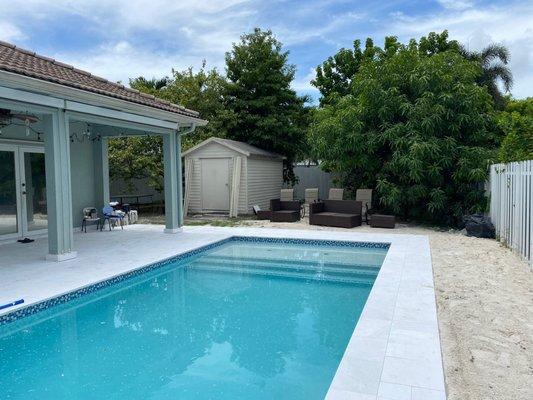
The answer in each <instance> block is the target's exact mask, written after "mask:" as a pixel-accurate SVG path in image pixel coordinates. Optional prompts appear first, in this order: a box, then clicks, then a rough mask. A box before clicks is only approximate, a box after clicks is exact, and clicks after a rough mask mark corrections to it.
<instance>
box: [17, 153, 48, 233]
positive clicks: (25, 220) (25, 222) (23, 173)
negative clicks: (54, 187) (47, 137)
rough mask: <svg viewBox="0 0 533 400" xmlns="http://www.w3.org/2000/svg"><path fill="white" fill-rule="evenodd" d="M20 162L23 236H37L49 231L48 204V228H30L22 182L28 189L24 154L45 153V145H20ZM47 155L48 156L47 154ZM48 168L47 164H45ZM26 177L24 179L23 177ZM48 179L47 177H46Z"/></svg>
mask: <svg viewBox="0 0 533 400" xmlns="http://www.w3.org/2000/svg"><path fill="white" fill-rule="evenodd" d="M18 151H19V163H20V170H19V171H20V172H19V175H20V183H19V189H20V202H21V214H22V219H21V223H22V224H21V228H22V229H21V233H22V235H21V236H23V237H26V236H35V235H42V234H43V233H46V232H48V204H47V212H46V228H45V229H36V230H34V231H30V230H28V210H27V202H26V197H23V196H25V194H23V193H22V190H23V189H22V183H24V185H25V189H26V191H27V185H26V163H25V160H24V154H25V153H40V154H44V145H43V146H24V145H21V146H19V150H18ZM45 157H46V156H45ZM45 168H46V166H45ZM23 177H24V179H23ZM45 179H46V177H45Z"/></svg>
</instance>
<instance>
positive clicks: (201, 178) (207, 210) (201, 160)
mask: <svg viewBox="0 0 533 400" xmlns="http://www.w3.org/2000/svg"><path fill="white" fill-rule="evenodd" d="M199 160H200V206H201V209H202V212H217V211H218V212H229V209H230V197H231V187H230V184H231V173H230V172H231V171H230V169H231V160H232V157H223V156H221V157H201V158H199ZM204 160H223V161H227V171H228V182H227V183H226V186H227V188H228V208H227V210H222V209H220V210H218V209H206V208H205V207H204V195H205V193H204V186H203V184H204V182H203V174H204V171H203V161H204Z"/></svg>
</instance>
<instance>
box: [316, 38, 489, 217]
mask: <svg viewBox="0 0 533 400" xmlns="http://www.w3.org/2000/svg"><path fill="white" fill-rule="evenodd" d="M424 46H426V44H424ZM424 46H422V48H421V46H420V45H419V44H417V43H416V41H414V40H412V41H411V42H410V43H409V44H408V45H401V44H399V43H398V42H397V40H396V39H395V38H387V39H386V41H385V47H384V49H383V50H377V51H376V54H377V55H378V56H377V57H374V58H373V59H369V60H366V61H364V62H363V63H362V64H361V66H360V68H359V72H358V73H357V74H356V75H355V76H354V78H353V81H352V83H351V88H350V93H349V94H348V95H346V96H344V97H342V98H341V99H340V100H339V101H337V102H335V103H333V104H332V105H328V106H326V107H323V108H322V109H320V110H318V111H317V113H316V115H315V119H314V122H313V125H312V128H311V139H312V140H311V143H313V144H314V147H315V152H316V154H317V155H318V156H319V157H320V159H321V160H323V162H324V164H325V167H326V168H327V169H330V170H332V171H334V172H337V173H338V174H339V175H340V176H341V179H342V181H343V184H344V185H345V187H347V188H348V189H351V190H352V191H353V190H355V189H356V188H359V187H370V188H375V189H376V195H377V196H376V197H377V205H378V207H379V208H382V209H384V210H386V211H390V212H393V213H395V214H398V215H402V216H403V217H405V218H413V219H418V220H426V221H432V222H436V223H441V224H455V223H457V222H458V221H459V220H460V218H461V217H462V216H463V215H464V214H466V213H471V212H476V211H481V210H483V209H484V207H485V201H486V200H485V197H484V193H483V190H482V188H481V187H480V185H479V183H480V182H483V181H484V179H485V177H486V173H487V168H488V165H489V163H490V161H491V160H492V159H493V157H494V155H495V152H496V150H495V149H496V147H497V144H498V139H499V138H498V136H497V134H496V133H495V132H493V129H492V127H493V118H492V115H493V114H492V113H493V105H492V104H493V103H492V99H491V97H490V95H489V94H488V92H487V90H486V88H484V87H481V86H479V85H478V84H477V83H476V80H477V79H478V77H479V75H480V74H481V72H482V71H481V68H480V66H479V65H478V64H477V63H474V62H471V61H468V60H466V59H465V58H464V57H463V56H461V55H460V54H459V52H457V51H456V50H454V49H448V50H445V51H437V52H434V51H428V50H427V49H426V48H424Z"/></svg>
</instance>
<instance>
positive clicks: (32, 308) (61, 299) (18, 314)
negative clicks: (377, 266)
mask: <svg viewBox="0 0 533 400" xmlns="http://www.w3.org/2000/svg"><path fill="white" fill-rule="evenodd" d="M232 241H234V242H263V243H288V244H304V245H321V246H342V247H357V248H361V247H368V248H382V249H388V248H389V246H390V243H374V242H349V241H337V240H319V239H318V240H317V239H290V238H267V237H255V236H232V237H229V238H225V239H222V240H219V241H217V242H213V243H210V244H208V245H205V246H201V247H198V248H196V249H193V250H189V251H187V252H185V253H181V254H178V255H175V256H172V257H168V258H165V259H163V260H161V261H157V262H155V263H152V264H149V265H146V266H144V267H140V268H137V269H134V270H131V271H128V272H125V273H123V274H120V275H117V276H114V277H112V278H109V279H106V280H104V281H101V282H97V283H94V284H91V285H88V286H85V287H82V288H80V289H76V290H74V291H72V292H69V293H65V294H62V295H59V296H57V297H53V298H51V299H48V300H44V301H41V302H38V303H35V304H31V305H29V306H27V307H23V308H19V309H17V310H14V311H12V312H10V313H7V314H4V315H1V316H0V326H3V325H6V324H9V323H12V322H15V321H17V320H19V319H21V318H25V317H29V316H30V315H33V314H36V313H38V312H40V311H44V310H46V309H48V308H50V307H54V306H57V305H60V304H64V303H66V302H69V301H71V300H74V299H77V298H79V297H82V296H85V295H87V294H90V293H94V292H96V291H98V290H101V289H104V288H107V287H109V286H113V285H116V284H118V283H121V282H123V281H125V280H127V279H131V278H134V277H137V276H139V275H143V274H146V273H147V272H150V271H153V270H155V269H158V268H162V267H164V266H166V265H168V264H171V263H174V262H177V261H184V260H186V259H189V258H191V257H194V256H196V255H198V254H201V253H203V252H205V251H208V250H211V249H213V248H215V247H219V246H221V245H223V244H226V243H229V242H232Z"/></svg>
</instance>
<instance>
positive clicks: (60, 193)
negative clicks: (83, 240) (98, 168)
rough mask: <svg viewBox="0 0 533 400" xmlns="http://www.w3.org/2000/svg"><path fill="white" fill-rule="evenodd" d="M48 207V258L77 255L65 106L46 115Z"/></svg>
mask: <svg viewBox="0 0 533 400" xmlns="http://www.w3.org/2000/svg"><path fill="white" fill-rule="evenodd" d="M43 123H44V131H45V134H44V149H45V168H46V201H47V210H48V249H49V254H48V255H47V256H46V258H47V259H48V260H53V261H64V260H69V259H72V258H75V257H76V256H77V253H76V252H75V251H74V236H73V232H72V229H73V228H72V192H71V191H72V189H71V181H70V179H71V178H70V139H69V126H68V123H69V122H68V117H67V116H66V115H65V112H64V111H63V110H59V111H56V112H54V113H53V114H51V115H47V116H45V117H44V118H43Z"/></svg>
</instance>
